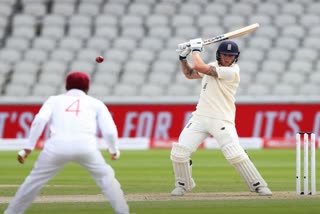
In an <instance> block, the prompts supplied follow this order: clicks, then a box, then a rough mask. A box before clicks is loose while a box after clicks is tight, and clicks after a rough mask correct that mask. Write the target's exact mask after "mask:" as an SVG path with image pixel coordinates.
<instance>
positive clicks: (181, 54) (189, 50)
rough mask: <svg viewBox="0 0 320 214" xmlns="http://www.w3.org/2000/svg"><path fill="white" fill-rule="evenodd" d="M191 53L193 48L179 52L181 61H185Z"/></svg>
mask: <svg viewBox="0 0 320 214" xmlns="http://www.w3.org/2000/svg"><path fill="white" fill-rule="evenodd" d="M190 52H191V48H190V47H186V48H185V49H181V50H180V52H179V59H180V60H185V59H187V56H188V55H189V54H190Z"/></svg>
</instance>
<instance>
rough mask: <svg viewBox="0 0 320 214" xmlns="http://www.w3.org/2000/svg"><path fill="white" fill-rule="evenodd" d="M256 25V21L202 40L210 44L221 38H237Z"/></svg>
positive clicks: (205, 43)
mask: <svg viewBox="0 0 320 214" xmlns="http://www.w3.org/2000/svg"><path fill="white" fill-rule="evenodd" d="M258 27H259V24H258V23H255V24H252V25H248V26H246V27H243V28H240V29H238V30H234V31H231V32H228V33H225V34H221V35H219V36H215V37H212V38H209V39H206V40H204V41H203V44H204V45H210V44H213V43H217V42H220V41H223V40H227V39H233V38H237V37H240V36H243V35H245V34H248V33H251V32H253V31H255V30H256V29H257V28H258Z"/></svg>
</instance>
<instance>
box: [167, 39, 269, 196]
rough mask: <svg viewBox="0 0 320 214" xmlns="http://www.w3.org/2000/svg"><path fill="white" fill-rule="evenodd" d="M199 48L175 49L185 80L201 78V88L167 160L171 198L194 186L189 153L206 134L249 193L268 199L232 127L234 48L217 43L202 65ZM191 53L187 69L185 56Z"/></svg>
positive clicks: (236, 76)
mask: <svg viewBox="0 0 320 214" xmlns="http://www.w3.org/2000/svg"><path fill="white" fill-rule="evenodd" d="M202 49H203V41H202V39H201V38H198V39H193V40H190V47H188V46H186V45H184V44H181V45H179V46H178V52H179V59H180V65H181V70H182V72H183V73H184V75H185V77H186V78H188V79H199V78H202V88H201V94H200V98H199V102H198V104H197V108H196V110H195V111H194V112H193V115H192V118H191V119H190V120H189V121H188V123H187V125H186V126H185V128H184V129H183V131H182V132H181V134H180V136H179V142H178V143H174V144H173V146H172V150H171V161H172V164H173V170H174V175H175V180H176V182H175V189H174V190H173V191H172V192H171V195H172V196H182V195H184V194H185V193H186V192H187V191H191V190H192V189H193V188H194V187H195V182H194V180H193V178H192V170H191V167H192V166H191V165H192V162H191V159H190V157H191V154H192V153H193V152H195V151H196V150H197V148H198V146H199V145H200V144H201V143H202V142H203V140H204V139H205V138H207V137H209V136H210V135H212V136H214V138H215V139H216V140H217V142H218V144H219V146H220V148H221V151H222V153H223V155H224V156H225V158H226V159H227V160H228V161H229V163H230V164H231V165H233V166H234V167H235V169H236V170H237V171H238V172H239V174H240V175H241V176H242V177H243V179H244V180H245V182H246V184H247V185H248V187H249V190H250V191H251V192H256V193H258V194H259V195H263V196H270V195H272V192H271V191H270V189H269V188H268V187H267V183H266V182H265V180H264V179H263V178H262V176H261V175H260V173H259V172H258V170H257V169H256V167H255V166H254V164H253V163H252V162H251V160H250V159H249V157H248V155H247V154H246V152H245V151H244V149H243V148H242V147H241V146H240V144H239V137H238V134H237V131H236V128H235V112H236V107H235V98H234V95H235V93H236V90H237V87H238V85H239V82H240V69H239V66H238V65H237V61H238V57H239V54H240V52H239V48H238V45H237V44H236V43H235V42H233V41H230V40H226V41H223V42H222V43H220V45H219V47H218V49H217V52H216V61H214V62H211V63H209V64H206V63H204V61H203V60H202V58H201V56H200V53H201V51H202ZM190 52H192V64H193V66H191V65H190V64H189V63H188V61H187V56H188V55H189V53H190Z"/></svg>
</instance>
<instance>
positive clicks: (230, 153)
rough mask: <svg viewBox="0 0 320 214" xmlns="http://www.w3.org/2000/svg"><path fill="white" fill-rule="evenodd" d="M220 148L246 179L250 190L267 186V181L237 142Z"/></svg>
mask: <svg viewBox="0 0 320 214" xmlns="http://www.w3.org/2000/svg"><path fill="white" fill-rule="evenodd" d="M221 150H222V153H223V154H224V156H225V158H226V159H227V160H228V161H229V163H230V164H231V165H233V166H234V168H235V169H236V170H237V171H238V172H239V174H240V175H241V176H242V178H243V179H244V180H245V181H246V184H247V185H248V187H249V189H250V191H251V192H254V191H255V190H256V189H257V188H258V187H261V186H264V187H266V186H267V183H266V182H265V180H264V179H263V178H262V176H261V175H260V173H259V172H258V170H257V168H256V167H255V166H254V165H253V163H252V161H251V160H250V159H249V157H248V155H247V153H245V151H244V150H243V148H242V147H241V146H240V145H239V144H237V143H229V144H227V145H225V146H224V147H222V149H221Z"/></svg>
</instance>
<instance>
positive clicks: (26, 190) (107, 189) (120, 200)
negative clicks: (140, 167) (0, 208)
mask: <svg viewBox="0 0 320 214" xmlns="http://www.w3.org/2000/svg"><path fill="white" fill-rule="evenodd" d="M57 151H59V150H57ZM60 151H61V150H60ZM68 152H69V153H65V154H64V153H55V152H54V151H50V152H49V151H47V150H46V149H44V150H43V151H42V152H41V153H40V155H39V158H38V160H37V162H36V163H35V165H34V168H33V169H32V171H31V173H30V175H29V176H28V177H27V178H26V179H25V181H24V182H23V184H22V185H21V186H20V188H19V190H18V191H17V193H16V195H15V196H14V198H13V200H12V201H11V202H10V204H9V206H8V208H7V210H6V211H5V212H4V214H23V213H24V212H25V211H26V209H27V208H28V207H29V206H30V205H31V204H32V202H33V201H34V199H35V198H36V196H37V195H38V193H39V191H40V190H41V188H42V187H43V185H45V184H46V183H47V182H48V181H49V180H50V179H51V178H52V177H53V176H55V175H56V174H57V173H58V172H59V171H60V170H61V169H62V168H63V167H64V166H65V165H66V164H67V163H69V162H75V163H78V164H79V165H81V166H82V167H83V168H85V169H86V170H87V171H88V172H89V173H90V174H91V176H92V177H93V179H94V180H95V182H96V183H97V185H98V186H99V187H100V188H101V190H102V192H103V194H104V195H105V196H106V197H107V198H108V199H109V201H110V204H111V206H112V208H113V209H114V211H115V213H117V214H128V213H129V208H128V205H127V202H126V200H125V197H124V194H123V191H122V189H121V186H120V184H119V182H118V181H117V179H116V178H115V173H114V171H113V169H112V168H111V167H110V166H109V165H108V164H107V163H106V162H105V160H104V158H103V156H102V154H101V152H100V151H99V150H98V149H96V150H89V151H88V150H87V151H85V150H81V152H73V153H72V152H71V154H70V150H69V151H68Z"/></svg>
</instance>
